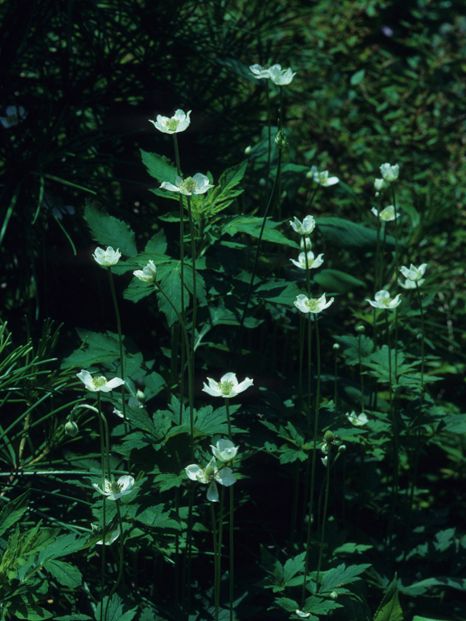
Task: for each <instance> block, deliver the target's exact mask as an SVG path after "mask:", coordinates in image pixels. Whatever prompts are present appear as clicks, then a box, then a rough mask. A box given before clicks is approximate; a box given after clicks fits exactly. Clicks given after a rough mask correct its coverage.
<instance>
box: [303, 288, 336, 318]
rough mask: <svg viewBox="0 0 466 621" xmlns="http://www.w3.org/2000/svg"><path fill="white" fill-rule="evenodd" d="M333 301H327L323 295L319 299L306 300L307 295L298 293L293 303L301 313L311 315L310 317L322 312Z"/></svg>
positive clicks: (331, 299) (332, 299)
mask: <svg viewBox="0 0 466 621" xmlns="http://www.w3.org/2000/svg"><path fill="white" fill-rule="evenodd" d="M333 301H334V298H330V299H329V300H328V301H327V299H326V297H325V293H324V294H323V295H321V296H320V298H308V297H307V295H304V294H302V293H300V294H299V295H298V296H297V298H296V300H295V301H294V305H295V306H296V308H297V309H299V310H300V311H301V312H302V313H311V316H312V315H317V314H318V313H321V312H322V311H323V310H325V309H326V308H328V307H329V306H331V305H332V304H333Z"/></svg>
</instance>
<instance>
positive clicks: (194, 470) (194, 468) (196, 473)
mask: <svg viewBox="0 0 466 621" xmlns="http://www.w3.org/2000/svg"><path fill="white" fill-rule="evenodd" d="M184 470H185V472H186V474H187V475H188V478H189V479H191V481H199V478H202V477H203V475H204V471H203V470H202V468H201V467H200V466H198V464H190V465H189V466H186V468H185V469H184Z"/></svg>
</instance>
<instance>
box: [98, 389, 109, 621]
mask: <svg viewBox="0 0 466 621" xmlns="http://www.w3.org/2000/svg"><path fill="white" fill-rule="evenodd" d="M97 410H98V416H97V418H98V422H99V436H100V460H101V468H102V480H103V481H104V480H105V466H106V450H105V431H104V426H103V422H102V419H103V417H102V408H101V399H100V393H99V392H98V393H97ZM106 501H107V499H106V497H105V496H104V497H103V499H102V554H101V557H100V599H101V605H100V614H99V621H102V619H103V612H104V606H103V600H104V595H105V567H106V558H105V557H106V549H105V537H106V534H107V515H106Z"/></svg>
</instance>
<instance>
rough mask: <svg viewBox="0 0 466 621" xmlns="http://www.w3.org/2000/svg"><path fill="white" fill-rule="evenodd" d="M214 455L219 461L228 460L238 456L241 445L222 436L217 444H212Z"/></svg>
mask: <svg viewBox="0 0 466 621" xmlns="http://www.w3.org/2000/svg"><path fill="white" fill-rule="evenodd" d="M210 448H211V449H212V453H213V455H214V457H216V458H217V459H218V460H219V461H222V462H228V461H231V460H232V459H234V458H235V457H236V454H237V452H238V449H239V447H238V446H235V445H234V444H233V442H232V441H231V440H228V439H226V438H221V439H220V440H217V442H216V443H215V445H212V444H211V445H210Z"/></svg>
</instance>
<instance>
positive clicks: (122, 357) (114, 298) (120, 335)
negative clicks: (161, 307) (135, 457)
mask: <svg viewBox="0 0 466 621" xmlns="http://www.w3.org/2000/svg"><path fill="white" fill-rule="evenodd" d="M108 280H109V284H110V292H111V295H112V302H113V308H114V310H115V319H116V325H117V332H118V347H119V350H120V374H121V379H123V380H124V379H125V353H124V348H123V333H122V331H121V315H120V308H119V306H118V298H117V295H116V289H115V281H114V279H113V274H112V269H111V268H110V267H109V268H108ZM121 413H122V414H123V420H124V423H125V432H126V433H128V431H129V427H128V419H127V418H126V399H125V385H124V384H123V385H122V387H121Z"/></svg>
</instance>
